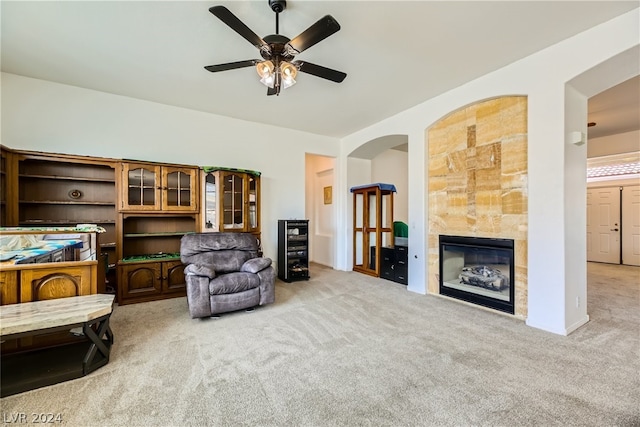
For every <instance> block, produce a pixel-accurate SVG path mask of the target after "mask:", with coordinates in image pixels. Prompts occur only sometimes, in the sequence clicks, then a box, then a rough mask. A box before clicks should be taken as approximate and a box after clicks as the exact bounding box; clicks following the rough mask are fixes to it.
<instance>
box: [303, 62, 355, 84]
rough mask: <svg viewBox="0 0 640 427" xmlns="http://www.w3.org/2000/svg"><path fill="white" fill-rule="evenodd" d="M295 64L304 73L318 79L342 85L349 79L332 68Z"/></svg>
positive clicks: (305, 63) (307, 63)
mask: <svg viewBox="0 0 640 427" xmlns="http://www.w3.org/2000/svg"><path fill="white" fill-rule="evenodd" d="M293 64H294V65H295V66H296V67H298V69H299V70H300V71H302V72H304V73H307V74H312V75H314V76H316V77H321V78H323V79H327V80H331V81H332V82H336V83H342V81H343V80H344V79H345V77H347V74H346V73H343V72H342V71H337V70H332V69H331V68H327V67H323V66H321V65H316V64H312V63H311V62H306V61H294V62H293Z"/></svg>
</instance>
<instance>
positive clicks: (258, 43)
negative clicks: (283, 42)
mask: <svg viewBox="0 0 640 427" xmlns="http://www.w3.org/2000/svg"><path fill="white" fill-rule="evenodd" d="M209 12H211V13H213V14H214V15H215V16H217V17H218V19H220V20H221V21H222V22H224V23H225V24H227V25H228V26H229V27H231V29H232V30H233V31H235V32H236V33H238V34H240V35H241V36H242V37H244V38H245V40H247V41H248V42H249V43H251V44H252V45H254V46H255V47H257V48H258V49H268V50H270V49H269V45H268V44H267V43H266V42H265V41H264V40H262V38H261V37H260V36H258V35H257V34H256V33H254V32H253V31H252V30H251V29H250V28H249V27H247V26H246V25H245V24H244V22H242V21H241V20H240V19H238V17H237V16H236V15H234V14H233V13H231V11H230V10H229V9H227V8H226V7H224V6H213V7H210V8H209Z"/></svg>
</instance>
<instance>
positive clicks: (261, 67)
mask: <svg viewBox="0 0 640 427" xmlns="http://www.w3.org/2000/svg"><path fill="white" fill-rule="evenodd" d="M273 70H274V66H273V62H271V61H262V62H258V63H257V64H256V71H257V72H258V75H259V76H260V77H262V78H265V77H269V76H272V75H273Z"/></svg>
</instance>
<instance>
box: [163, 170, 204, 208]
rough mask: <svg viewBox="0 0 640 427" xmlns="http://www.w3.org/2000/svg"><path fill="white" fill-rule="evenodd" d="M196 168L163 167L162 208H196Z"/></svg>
mask: <svg viewBox="0 0 640 427" xmlns="http://www.w3.org/2000/svg"><path fill="white" fill-rule="evenodd" d="M195 177H196V170H195V169H187V168H173V167H163V168H162V190H163V194H162V196H163V197H162V209H165V210H174V211H175V210H194V209H195V207H196V194H195V193H196V191H195Z"/></svg>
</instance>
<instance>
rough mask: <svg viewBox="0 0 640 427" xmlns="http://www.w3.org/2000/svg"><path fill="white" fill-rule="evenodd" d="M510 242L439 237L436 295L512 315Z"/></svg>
mask: <svg viewBox="0 0 640 427" xmlns="http://www.w3.org/2000/svg"><path fill="white" fill-rule="evenodd" d="M513 271H514V269H513V240H505V239H485V238H464V237H457V236H453V237H451V236H440V293H441V294H443V295H448V296H452V297H455V298H458V299H462V300H465V301H468V302H473V303H476V304H480V305H484V306H487V307H491V308H496V309H498V310H501V311H506V312H509V313H513Z"/></svg>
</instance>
